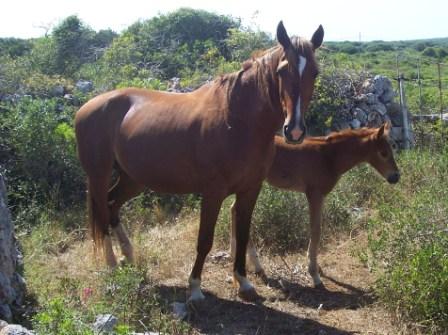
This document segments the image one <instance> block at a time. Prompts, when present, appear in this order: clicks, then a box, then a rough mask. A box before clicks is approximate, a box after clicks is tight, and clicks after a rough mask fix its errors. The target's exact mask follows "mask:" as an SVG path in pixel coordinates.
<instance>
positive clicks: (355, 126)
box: [350, 119, 361, 129]
mask: <svg viewBox="0 0 448 335" xmlns="http://www.w3.org/2000/svg"><path fill="white" fill-rule="evenodd" d="M350 126H351V127H352V128H353V129H358V128H360V127H361V121H359V120H358V119H353V120H352V121H351V122H350Z"/></svg>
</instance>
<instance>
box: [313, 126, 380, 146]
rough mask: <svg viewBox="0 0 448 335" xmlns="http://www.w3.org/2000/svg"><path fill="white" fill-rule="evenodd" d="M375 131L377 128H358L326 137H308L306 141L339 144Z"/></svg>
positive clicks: (366, 135) (336, 132)
mask: <svg viewBox="0 0 448 335" xmlns="http://www.w3.org/2000/svg"><path fill="white" fill-rule="evenodd" d="M376 131H377V128H367V127H363V128H359V129H344V130H341V131H335V132H331V133H330V134H329V135H327V136H316V137H308V138H307V140H308V141H311V142H320V143H339V142H342V141H345V140H348V139H353V138H366V137H369V136H371V135H372V134H374V133H375V132H376Z"/></svg>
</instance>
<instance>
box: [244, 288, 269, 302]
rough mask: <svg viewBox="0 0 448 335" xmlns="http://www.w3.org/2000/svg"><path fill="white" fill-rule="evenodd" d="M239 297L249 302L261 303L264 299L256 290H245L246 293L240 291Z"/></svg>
mask: <svg viewBox="0 0 448 335" xmlns="http://www.w3.org/2000/svg"><path fill="white" fill-rule="evenodd" d="M238 296H239V297H240V298H241V299H242V300H244V301H247V302H259V301H263V300H264V298H263V297H262V296H261V295H259V294H258V293H257V291H255V289H254V288H251V289H248V290H244V291H238Z"/></svg>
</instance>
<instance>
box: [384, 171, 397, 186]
mask: <svg viewBox="0 0 448 335" xmlns="http://www.w3.org/2000/svg"><path fill="white" fill-rule="evenodd" d="M399 180H400V172H394V173H392V174H390V175H389V176H388V177H387V181H388V183H389V184H396V183H398V181H399Z"/></svg>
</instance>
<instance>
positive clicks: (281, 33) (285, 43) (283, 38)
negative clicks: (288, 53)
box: [277, 21, 291, 50]
mask: <svg viewBox="0 0 448 335" xmlns="http://www.w3.org/2000/svg"><path fill="white" fill-rule="evenodd" d="M277 40H278V42H279V43H280V44H281V45H282V47H283V49H284V50H287V49H289V47H290V46H291V40H290V39H289V36H288V33H287V32H286V29H285V26H284V25H283V21H280V22H279V23H278V26H277Z"/></svg>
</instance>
